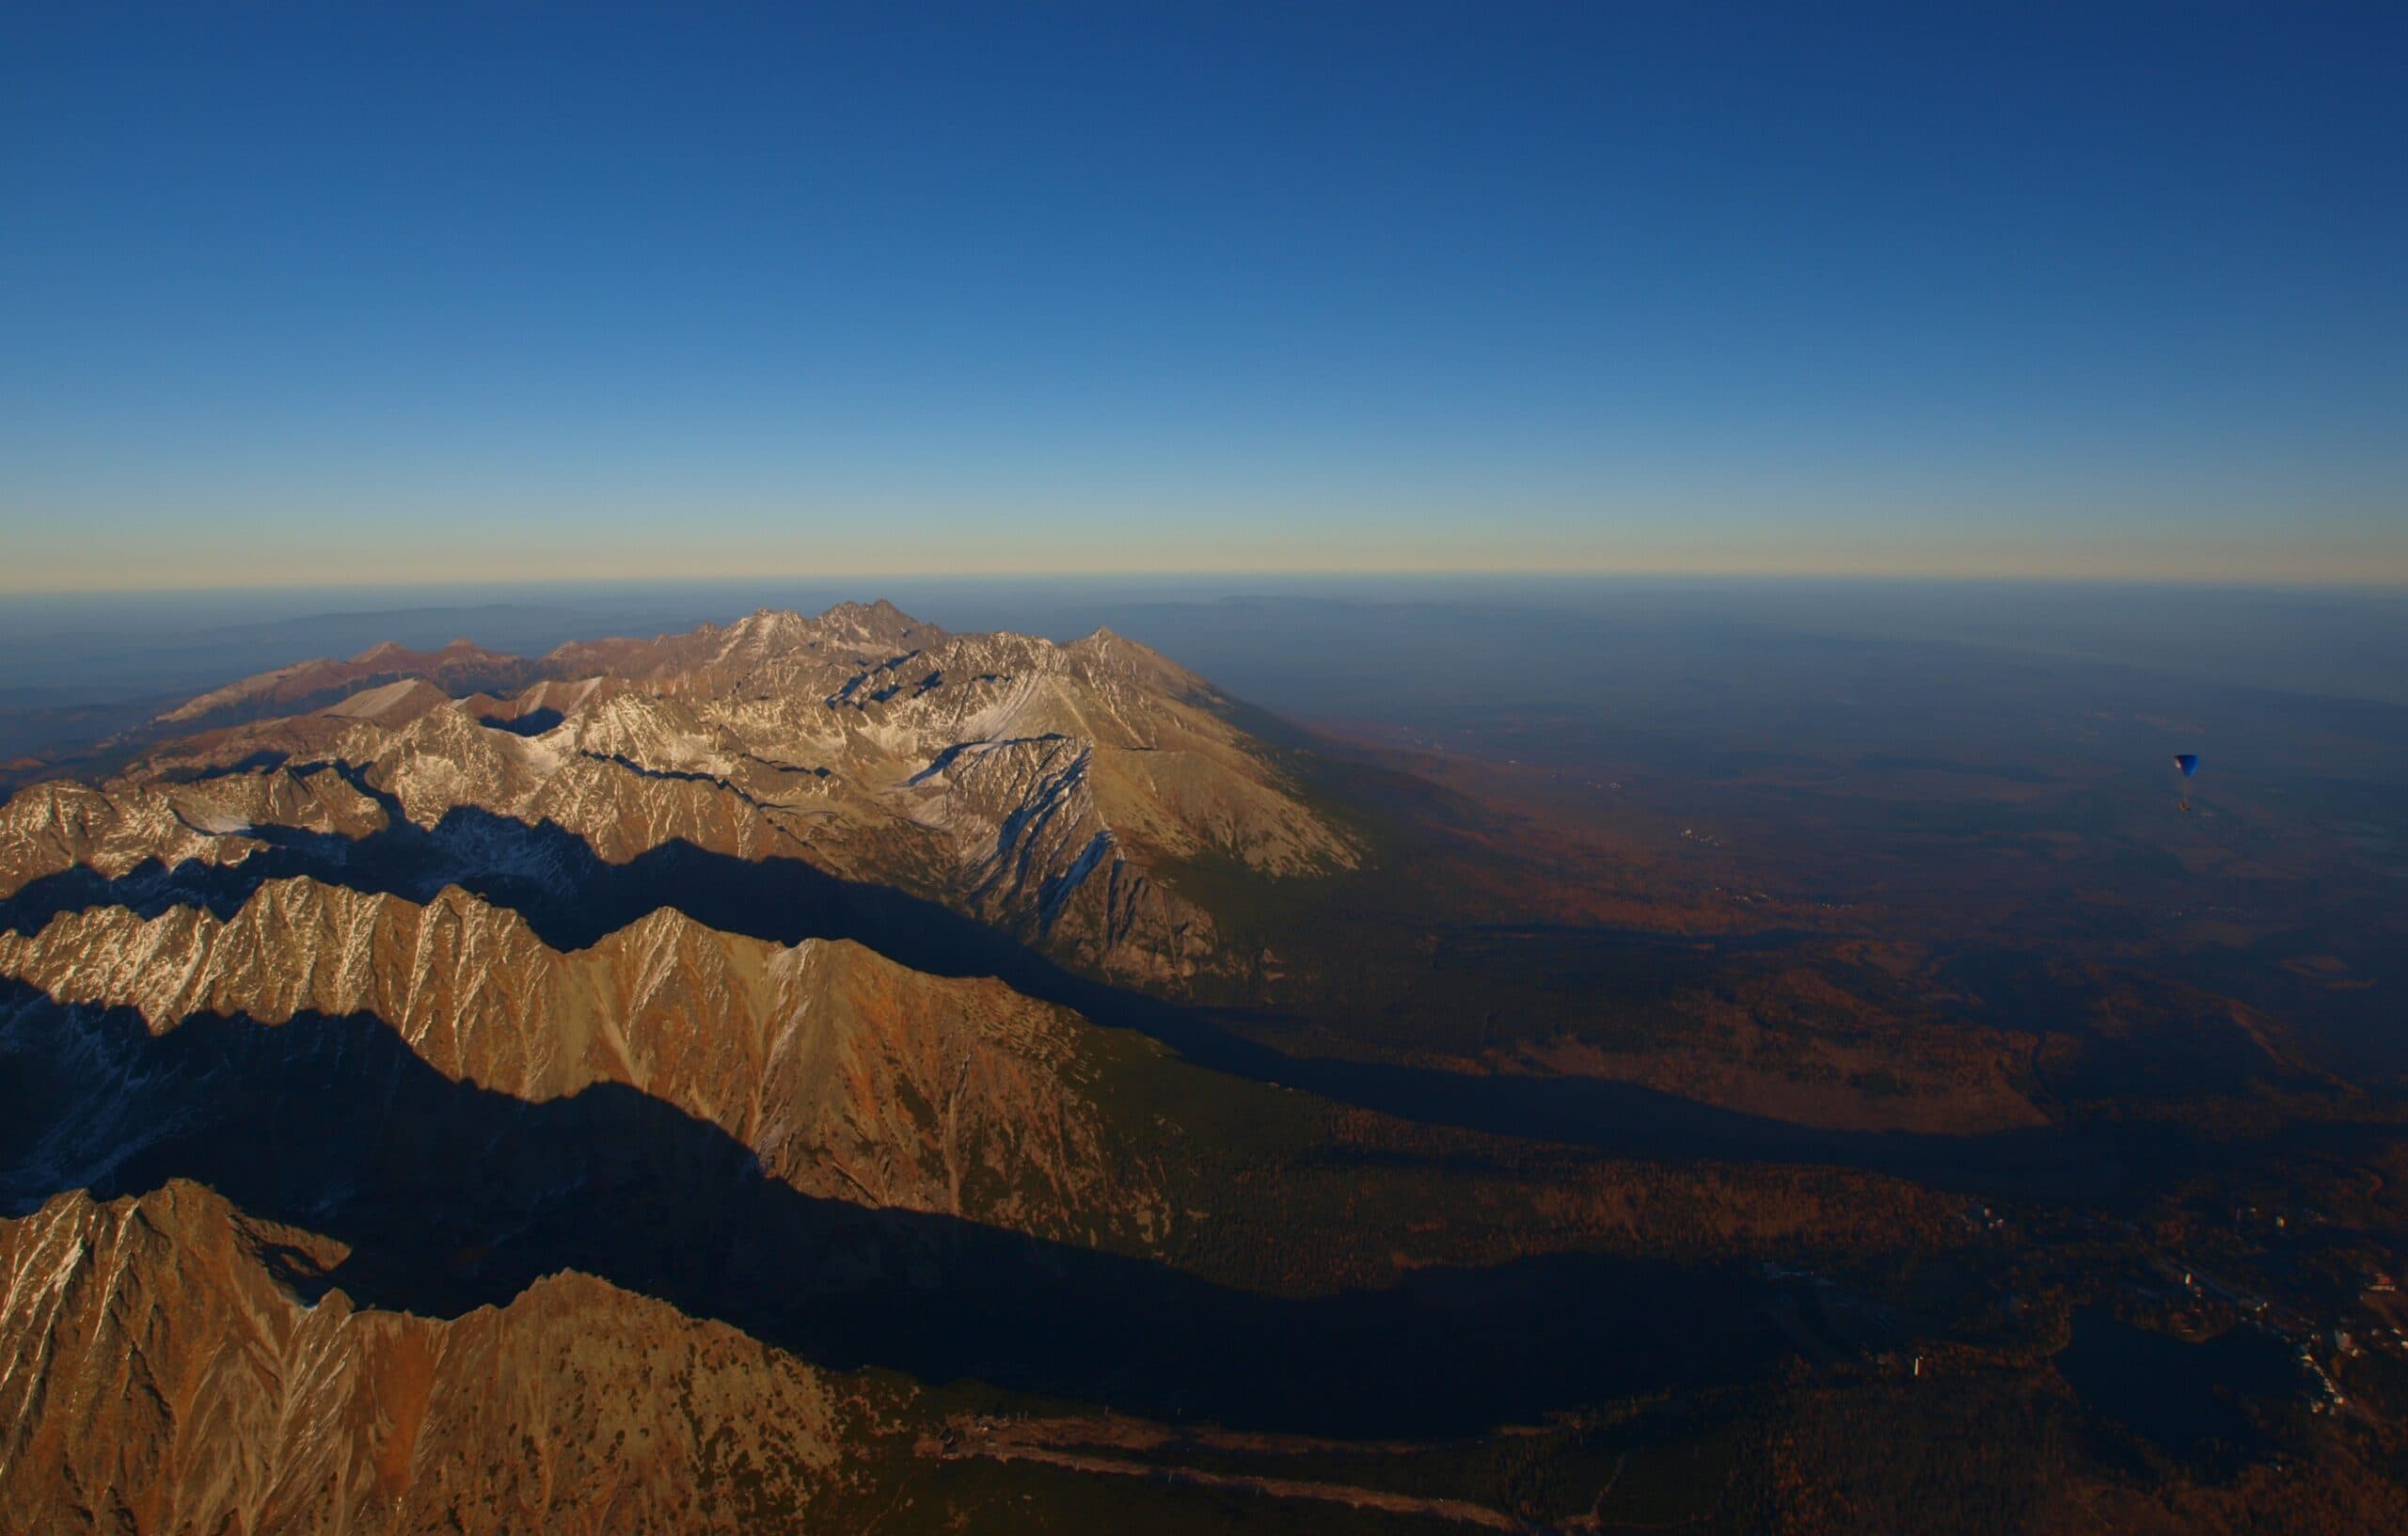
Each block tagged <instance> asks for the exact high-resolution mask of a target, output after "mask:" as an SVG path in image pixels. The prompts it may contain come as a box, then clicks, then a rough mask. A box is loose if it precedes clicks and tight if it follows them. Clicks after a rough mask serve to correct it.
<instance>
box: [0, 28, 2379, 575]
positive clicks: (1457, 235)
mask: <svg viewBox="0 0 2408 1536" xmlns="http://www.w3.org/2000/svg"><path fill="white" fill-rule="evenodd" d="M705 9H708V10H709V11H710V14H708V15H704V14H702V12H703V11H705ZM2403 64H2408V11H2403V10H2401V9H2400V8H2398V7H2396V6H2369V7H2363V8H2342V7H2319V6H2313V5H2295V4H2294V5H2281V6H2275V5H2268V6H2264V7H2258V8H2231V7H2222V6H2215V5H2180V6H2164V5H2158V6H2149V7H2144V8H2135V9H2131V10H2118V9H2117V8H2113V7H2106V6H2080V7H2074V6H2067V7H2062V8H2058V7H2041V6H2035V5H2018V6H2012V7H1999V8H1987V7H1980V6H1915V7H1901V8H1878V9H1876V8H1855V9H1849V10H1846V11H1843V10H1841V9H1838V8H1829V7H1784V8H1764V9H1754V10H1741V9H1735V8H1717V7H1712V6H1691V5H1661V6H1649V7H1618V6H1608V5H1603V4H1598V5H1579V6H1574V5H1563V6H1545V7H1538V6H1532V7H1518V6H1511V5H1500V4H1465V5H1456V6H1418V5H1399V4H1383V5H1369V4H1366V5H1320V6H1315V5H1301V6H1289V7H1277V8H1253V7H1246V6H1235V5H1228V4H1219V5H1209V6H1208V5H1196V6H1180V5H1135V4H1129V5H1117V6H1100V7H1076V6H1052V5H1029V6H1018V5H1001V4H997V5H982V6H970V7H902V8H881V7H869V6H863V7H839V8H806V7H778V8H770V7H762V8H682V9H680V10H678V11H675V12H673V11H672V10H670V9H668V8H661V9H659V10H655V11H649V12H647V11H641V10H633V9H617V8H602V7H594V6H578V7H560V8H538V7H531V6H517V5H507V4H500V5H483V6H474V7H461V8H446V7H441V6H431V5H423V4H421V5H413V6H407V7H401V6H394V7H381V6H372V5H368V4H343V5H338V6H327V5H301V4H285V5H257V4H254V5H239V6H237V5H211V4H199V5H194V4H184V5H178V6H174V7H163V8H131V7H119V6H111V5H106V4H96V5H77V6H67V5H24V6H16V7H11V8H8V10H7V12H6V14H5V16H0V198H4V199H5V201H0V206H5V208H6V210H7V214H6V219H5V224H4V225H0V537H5V543H6V554H5V559H0V588H11V589H20V590H22V589H32V588H50V589H78V588H101V587H114V586H135V587H140V586H151V585H193V584H198V585H208V584H248V583H281V582H291V583H317V582H325V581H330V580H332V581H341V580H363V581H365V580H421V579H457V578H496V579H503V578H509V579H518V578H540V577H607V578H627V577H642V576H650V575H658V576H674V577H705V576H722V575H741V576H762V575H770V574H788V573H791V574H831V573H838V574H841V573H848V572H864V573H911V572H948V571H954V572H1013V571H1017V572H1033V571H1128V570H1147V571H1174V572H1176V571H1205V570H1209V571H1272V570H1363V569H1419V570H1442V571H1443V570H1509V569H1545V570H1558V571H1562V570H1592V569H1593V570H1681V571H1730V572H1856V573H1873V574H1891V573H1916V572H1935V573H1945V574H1965V575H1988V576H1998V575H2007V576H2012V575H2044V576H2061V575H2096V576H2113V577H2126V578H2129V577H2143V578H2149V577H2162V578H2212V579H2220V580H2230V579H2247V578H2262V579H2269V580H2321V579H2353V580H2377V581H2390V582H2400V581H2408V431H2403V430H2402V423H2403V422H2408V281H2403V280H2402V277H2403V273H2408V198H2403V196H2402V188H2403V187H2408V164H2403V161H2408V92H2402V91H2401V90H2400V88H2399V81H2400V78H2401V71H2402V67H2403Z"/></svg>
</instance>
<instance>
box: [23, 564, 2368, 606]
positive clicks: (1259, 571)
mask: <svg viewBox="0 0 2408 1536" xmlns="http://www.w3.org/2000/svg"><path fill="white" fill-rule="evenodd" d="M1297 580H1323V581H1397V582H1408V581H1430V580H1462V581H1482V580H1491V581H1493V580H1503V581H1613V580H1624V581H1661V582H1671V583H1694V584H1710V583H1714V582H1742V583H1760V582H1794V583H1798V584H1800V585H1807V584H1814V585H1844V584H1849V583H1861V584H1867V585H1881V586H1916V585H1928V586H2002V587H2073V586H2078V587H2097V588H2113V587H2138V588H2178V589H2185V590H2192V591H2203V592H2204V591H2219V590H2221V591H2233V592H2336V593H2342V592H2346V593H2356V594H2401V595H2408V576H2390V575H2385V576H2364V577H2360V576H2350V575H2327V576H2301V575H2296V574H2286V575H2283V576H2279V577H2268V578H2263V579H2253V578H2246V577H2238V576H2231V575H2223V574H2218V575H2204V574H2182V573H2170V574H2158V575H2134V574H2131V573H2129V572H2103V573H2098V574H2086V573H2053V572H2052V573H2036V572H1996V573H1989V572H1973V571H1962V570H1951V569H1936V570H1930V571H1896V570H1862V571H1846V570H1806V571H1799V570H1779V569H1731V570H1698V569H1691V568H1687V567H1657V566H1596V567H1585V568H1563V567H1529V566H1477V567H1471V568H1467V569H1450V568H1444V567H1436V566H1433V567H1427V568H1423V567H1395V566H1371V567H1361V568H1354V569H1346V568H1331V567H1291V568H1262V567H1237V568H1230V569H1202V570H1198V569H1186V570H1178V569H1160V570H1142V569H1132V570H1096V569H1093V568H1084V569H1082V568H1071V569H1064V570H1058V571H1045V570H1012V571H997V572H979V571H972V570H948V571H907V570H891V569H890V570H874V569H867V568H863V569H860V570H816V571H784V572H767V573H744V574H720V575H685V576H653V577H646V576H595V575H582V576H515V577H514V576H487V575H470V576H459V577H445V578H403V579H397V580H391V581H342V580H335V581H321V580H308V579H295V580H271V581H241V582H234V581H229V582H218V581H193V582H183V583H173V584H167V583H150V584H129V585H126V586H111V587H95V586H71V585H57V586H49V585H35V586H10V585H6V584H0V602H7V601H10V600H22V599H30V598H44V597H141V596H191V597H198V596H208V595H212V594H219V595H226V596H236V595H241V594H247V593H316V592H323V593H345V592H358V593H371V592H388V593H400V592H413V591H418V592H441V591H456V590H459V589H462V588H468V589H492V590H498V591H499V590H510V589H523V588H529V587H592V588H603V587H615V588H630V587H634V588H672V587H714V586H719V587H738V586H755V587H757V586H764V585H772V584H776V583H781V582H791V583H798V584H800V583H820V584H828V583H836V582H868V583H875V582H883V581H894V582H946V583H949V582H991V583H1024V582H1039V581H1077V582H1098V583H1109V582H1141V581H1142V582H1158V581H1189V582H1194V581H1297Z"/></svg>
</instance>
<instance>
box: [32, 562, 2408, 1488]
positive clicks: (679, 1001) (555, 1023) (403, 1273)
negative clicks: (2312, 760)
mask: <svg viewBox="0 0 2408 1536" xmlns="http://www.w3.org/2000/svg"><path fill="white" fill-rule="evenodd" d="M52 770H55V771H57V772H59V773H62V774H66V775H69V776H61V777H42V776H41V775H40V774H28V775H25V777H28V778H32V779H35V780H36V781H38V782H32V783H28V784H24V787H22V788H20V789H19V790H18V791H17V792H16V793H15V794H14V796H13V797H12V798H11V799H9V800H8V802H7V804H6V806H5V809H0V1532H8V1533H17V1532H24V1533H28V1536H30V1533H33V1532H50V1531H70V1530H101V1531H111V1532H211V1533H219V1532H225V1533H234V1532H240V1533H246V1536H251V1533H269V1532H305V1531H307V1532H378V1533H382V1532H393V1533H401V1532H412V1533H415V1532H437V1531H460V1530H524V1531H539V1530H540V1531H593V1532H617V1531H627V1530H643V1531H657V1532H686V1531H692V1532H702V1531H785V1530H794V1529H814V1530H829V1531H881V1532H909V1531H940V1530H959V1529H970V1530H980V1531H991V1530H1022V1529H1027V1530H1037V1529H1045V1530H1113V1529H1149V1530H1165V1531H1169V1530H1223V1529H1237V1528H1244V1529H1247V1530H1253V1531H1280V1530H1291V1529H1295V1530H1306V1529H1310V1530H1323V1529H1337V1530H1361V1531H1373V1530H1379V1531H1386V1530H1394V1531H1408V1530H1431V1531H1435V1530H1446V1529H1462V1528H1474V1529H1488V1530H1503V1531H1606V1530H1615V1529H1630V1528H1649V1529H1679V1530H1696V1531H1710V1530H1722V1529H1780V1530H1789V1531H1799V1532H1826V1531H1828V1532H1852V1531H1857V1530H1862V1529H1868V1528H1884V1529H1886V1528H1905V1525H1904V1524H1903V1522H1905V1521H1906V1520H1907V1512H1912V1516H1913V1520H1914V1521H1915V1522H1919V1523H1920V1527H1921V1528H1927V1529H1947V1530H1957V1531H1970V1532H1980V1531H2007V1530H2018V1531H2025V1530H2038V1531H2058V1530H2063V1531H2067V1532H2071V1531H2088V1530H2094V1529H2098V1528H2101V1527H2102V1526H2103V1527H2105V1528H2112V1529H2118V1530H2138V1531H2164V1532H2169V1533H2171V1532H2187V1531H2234V1532H2239V1531H2270V1530H2299V1531H2308V1530H2322V1531H2343V1530H2367V1531H2397V1530H2399V1529H2402V1528H2408V1433H2403V1424H2408V1356H2403V1355H2402V1354H2400V1353H2399V1352H2396V1351H2391V1350H2388V1349H2385V1348H2368V1347H2367V1345H2366V1341H2367V1340H2368V1339H2369V1338H2375V1337H2376V1336H2378V1335H2379V1334H2380V1333H2381V1332H2382V1331H2383V1330H2384V1329H2386V1328H2392V1329H2396V1328H2397V1327H2398V1326H2399V1325H2400V1323H2402V1322H2408V1309H2403V1308H2402V1307H2401V1306H2400V1304H2399V1302H2398V1293H2397V1291H2396V1289H2394V1288H2393V1283H2392V1281H2391V1280H2390V1279H2389V1277H2388V1276H2389V1275H2395V1274H2398V1273H2399V1272H2400V1268H2401V1266H2402V1263H2403V1259H2408V1253H2403V1249H2402V1245H2401V1244H2402V1235H2403V1232H2408V1205H2403V1203H2402V1198H2403V1197H2402V1194H2401V1191H2402V1190H2403V1188H2408V1138H2404V1137H2403V1136H2402V1134H2401V1130H2402V1107H2403V1099H2402V1096H2401V1094H2400V1092H2399V1090H2398V1085H2397V1084H2396V1083H2385V1082H2383V1081H2379V1080H2375V1079H2372V1078H2369V1077H2368V1075H2367V1074H2365V1073H2361V1072H2357V1071H2353V1069H2351V1068H2350V1066H2349V1063H2348V1062H2347V1060H2346V1059H2345V1058H2344V1056H2343V1055H2342V1054H2341V1053H2337V1052H2336V1051H2335V1050H2333V1049H2331V1048H2330V1046H2329V1042H2327V1041H2325V1040H2323V1039H2322V1038H2321V1037H2318V1036H2316V1035H2315V1033H2314V1032H2313V1031H2310V1030H2306V1029H2304V1028H2302V1027H2301V1026H2300V1025H2299V1024H2298V1023H2297V1022H2296V1021H2294V1020H2293V1019H2291V1018H2289V1017H2288V1016H2287V1015H2286V1014H2285V1012H2284V1011H2283V1009H2282V1008H2281V1007H2280V1006H2276V1004H2274V1003H2273V1002H2270V1001H2269V1000H2268V999H2266V998H2264V997H2259V996H2256V995H2252V994H2249V993H2247V991H2246V990H2245V989H2241V988H2219V987H2218V986H2217V985H2215V984H2214V978H2213V977H2210V976H2197V975H2187V974H2186V975H2184V976H2180V977H2177V976H2174V975H2172V974H2169V973H2167V972H2165V971H2163V970H2162V967H2161V965H2160V960H2161V957H2158V956H2156V955H2154V954H2152V953H2151V952H2149V951H2147V949H2146V948H2144V947H2140V946H2137V945H2134V944H2130V943H2127V944H2123V945H2122V946H2121V947H2116V946H2107V947H2101V948H2096V949H2085V948H2083V947H2080V946H2058V947H2053V948H2048V949H2045V950H2042V949H2038V948H2036V947H2035V946H2034V945H2033V944H2032V943H2031V942H2027V941H2028V935H2025V936H2023V937H2020V938H2019V937H2018V936H2016V935H2014V934H2010V933H2008V932H2007V931H2006V929H2005V928H2004V927H2001V926H1996V925H1993V926H1988V927H1981V928H1976V927H1971V926H1952V923H1951V921H1943V920H1942V919H1941V918H1940V917H1938V916H1934V915H1932V912H1936V911H1938V910H1939V909H1938V908H1937V906H1934V907H1933V908H1932V910H1931V911H1921V910H1908V909H1907V908H1905V907H1904V906H1901V907H1900V908H1898V909H1894V910H1874V909H1871V908H1855V907H1848V906H1845V905H1842V904H1837V903H1833V902H1830V901H1825V900H1818V899H1814V897H1813V896H1812V895H1810V894H1808V893H1805V892H1804V891H1803V890H1798V891H1783V890H1779V889H1776V890H1771V891H1766V890H1763V889H1759V888H1758V885H1757V884H1756V883H1753V882H1747V883H1743V882H1740V881H1735V880H1733V879H1729V878H1728V877H1727V874H1723V873H1719V872H1717V871H1716V870H1714V869H1712V868H1709V867H1708V866H1704V865H1698V864H1693V863H1683V862H1681V861H1679V860H1675V859H1671V858H1669V857H1666V856H1665V855H1663V854H1662V853H1661V852H1659V851H1656V850H1654V849H1652V848H1650V847H1645V846H1642V845H1641V844H1640V843H1639V842H1637V841H1633V840H1628V839H1623V838H1620V837H1618V836H1617V834H1616V833H1615V832H1614V831H1613V830H1612V829H1611V828H1610V827H1609V826H1606V825H1603V824H1600V823H1597V822H1595V821H1593V820H1582V819H1580V818H1577V817H1574V816H1569V815H1568V814H1566V813H1565V812H1564V810H1563V809H1562V807H1561V806H1560V804H1557V803H1553V802H1551V801H1550V800H1548V798H1547V796H1546V795H1545V794H1543V793H1538V792H1534V791H1531V790H1530V789H1529V785H1528V784H1524V783H1522V782H1521V781H1520V780H1519V779H1517V778H1516V777H1515V776H1513V775H1509V774H1502V773H1496V772H1490V771H1487V770H1485V769H1482V768H1479V767H1477V766H1467V765H1466V764H1465V762H1464V761H1462V760H1460V759H1449V760H1444V761H1442V760H1440V759H1438V758H1436V757H1434V756H1433V755H1432V754H1430V753H1428V752H1418V751H1414V750H1409V749H1408V748H1406V747H1404V746H1400V745H1398V744H1396V743H1394V742H1373V741H1370V740H1367V739H1364V738H1362V737H1360V736H1355V737H1351V738H1346V739H1341V738H1339V737H1338V736H1330V735H1319V734H1315V733H1314V732H1311V731H1307V729H1305V728H1303V727H1300V726H1298V725H1295V724H1291V723H1290V722H1288V721H1286V720H1281V719H1278V718H1275V717H1274V716H1272V715H1270V714H1267V713H1264V712H1262V711H1260V710H1257V709H1254V708H1252V707H1250V706H1248V705H1244V704H1242V703H1240V702H1239V701H1237V700H1235V699H1232V698H1230V697H1228V695H1226V694H1225V693H1223V692H1222V691H1221V690H1220V689H1217V688H1216V687H1214V685H1213V684H1212V683H1211V682H1210V681H1208V680H1206V679H1205V678H1203V677H1200V676H1198V675H1196V673H1191V672H1189V671H1187V670H1186V669H1185V668H1183V667H1181V666H1180V665H1179V664H1178V663H1177V662H1175V661H1173V660H1171V659H1169V658H1167V657H1164V656H1162V655H1158V654H1156V653H1155V652H1154V651H1152V650H1150V649H1149V648H1148V647H1146V646H1144V645H1141V644H1138V643H1136V642H1134V641H1130V640H1127V639H1124V638H1121V637H1119V636H1117V635H1115V634H1112V633H1110V632H1108V631H1104V630H1098V631H1096V632H1094V633H1092V634H1090V635H1088V636H1086V638H1085V639H1082V640H1078V641H1073V642H1070V643H1067V644H1057V643H1054V642H1053V641H1048V640H1044V639H1038V638H1034V637H1031V636H1025V635H1018V634H1009V633H995V634H949V633H945V632H943V631H941V630H939V629H937V628H935V627H933V626H932V625H927V624H925V623H922V622H920V621H918V620H915V619H913V618H911V617H910V616H908V615H906V614H904V613H902V612H900V611H898V610H895V608H893V607H891V606H889V605H888V604H885V603H883V602H880V603H876V604H872V605H868V606H860V605H845V606H840V607H837V608H834V609H831V610H828V611H826V612H824V613H821V614H819V615H817V616H816V617H806V616H804V615H801V614H799V613H794V612H784V611H774V610H763V611H760V612H756V613H753V615H751V616H750V617H747V618H744V619H742V620H740V621H738V622H736V623H734V624H730V625H723V626H722V625H704V626H702V627H701V628H698V629H695V630H693V631H691V632H689V633H683V634H673V635H664V636H659V637H657V638H653V639H600V640H594V641H578V642H575V643H570V644H566V645H563V646H561V647H560V648H559V649H557V650H554V651H552V652H551V653H550V654H548V655H546V656H543V657H538V658H532V659H530V658H526V657H515V656H509V655H504V654H501V653H499V652H495V651H489V650H485V649H483V648H482V647H479V646H476V645H473V644H471V643H469V642H467V641H459V642H456V643H454V644H452V645H449V646H445V647H443V648H440V649H436V650H410V649H405V648H403V647H401V646H398V645H390V644H385V645H378V646H376V647H374V648H372V649H370V650H368V651H365V652H363V653H361V654H359V655H357V656H356V657H352V658H351V659H349V660H336V659H325V660H316V661H307V662H302V663H299V664H297V665H292V666H286V667H282V668H279V669H277V670H276V671H273V672H269V673H262V674H261V675H258V676H253V677H248V678H245V679H241V680H238V681H234V682H230V683H229V684H227V685H226V686H224V687H220V688H216V689H211V690H209V691H206V692H203V693H200V694H198V695H197V696H195V697H192V698H190V699H188V700H185V701H182V702H181V703H178V704H176V705H173V706H172V707H169V708H167V709H166V710H165V711H164V712H162V713H160V714H159V715H158V716H157V718H156V719H154V720H149V721H148V722H146V723H144V724H141V725H139V726H136V727H135V728H134V729H132V730H129V731H124V732H121V733H119V735H117V736H114V737H112V738H110V739H108V740H105V741H101V742H96V743H91V744H89V746H88V750H87V751H86V752H83V753H82V754H81V755H80V756H76V757H73V758H72V759H67V758H62V759H61V760H60V762H59V764H57V765H54V766H53V769H46V770H45V771H52ZM2002 922H2004V920H2002ZM2035 957H2037V958H2035Z"/></svg>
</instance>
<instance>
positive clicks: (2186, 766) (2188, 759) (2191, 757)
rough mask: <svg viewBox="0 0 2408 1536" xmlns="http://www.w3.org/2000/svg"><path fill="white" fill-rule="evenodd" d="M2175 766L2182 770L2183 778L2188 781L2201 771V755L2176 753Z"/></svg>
mask: <svg viewBox="0 0 2408 1536" xmlns="http://www.w3.org/2000/svg"><path fill="white" fill-rule="evenodd" d="M2174 766H2175V767H2176V768H2180V769H2181V770H2182V777H2184V778H2185V779H2187V778H2189V777H2190V776H2191V775H2193V774H2194V773H2196V772H2198V771H2199V754H2198V753H2197V752H2176V753H2175V754H2174Z"/></svg>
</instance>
